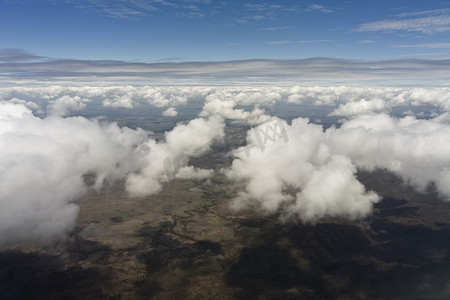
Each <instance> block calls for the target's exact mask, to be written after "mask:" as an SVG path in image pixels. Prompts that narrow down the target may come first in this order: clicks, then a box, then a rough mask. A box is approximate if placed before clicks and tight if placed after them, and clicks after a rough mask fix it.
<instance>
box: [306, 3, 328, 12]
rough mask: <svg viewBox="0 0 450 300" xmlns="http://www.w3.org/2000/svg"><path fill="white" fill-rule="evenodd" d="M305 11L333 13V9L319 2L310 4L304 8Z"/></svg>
mask: <svg viewBox="0 0 450 300" xmlns="http://www.w3.org/2000/svg"><path fill="white" fill-rule="evenodd" d="M306 11H319V12H322V13H333V12H334V10H333V9H331V8H329V7H326V6H323V5H320V4H311V5H309V6H308V7H307V8H306Z"/></svg>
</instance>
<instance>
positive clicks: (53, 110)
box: [47, 96, 89, 117]
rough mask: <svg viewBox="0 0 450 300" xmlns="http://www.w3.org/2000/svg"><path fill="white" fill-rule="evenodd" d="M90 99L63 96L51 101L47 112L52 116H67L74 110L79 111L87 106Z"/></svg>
mask: <svg viewBox="0 0 450 300" xmlns="http://www.w3.org/2000/svg"><path fill="white" fill-rule="evenodd" d="M85 102H89V100H88V99H82V98H80V97H78V96H75V97H70V96H62V97H60V98H58V99H56V100H52V101H49V103H48V106H47V113H48V114H49V115H52V116H61V117H64V116H67V115H68V114H69V113H70V112H72V111H79V110H82V109H83V108H85V107H86V103H85Z"/></svg>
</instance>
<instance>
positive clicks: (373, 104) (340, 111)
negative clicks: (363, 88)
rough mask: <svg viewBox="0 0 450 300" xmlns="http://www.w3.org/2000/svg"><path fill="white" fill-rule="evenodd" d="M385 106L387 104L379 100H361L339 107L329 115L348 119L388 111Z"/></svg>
mask: <svg viewBox="0 0 450 300" xmlns="http://www.w3.org/2000/svg"><path fill="white" fill-rule="evenodd" d="M386 105H387V103H386V102H385V101H383V100H381V99H373V100H372V101H367V100H365V99H361V100H360V101H355V102H348V103H345V104H341V105H339V107H338V108H337V109H335V110H334V111H333V112H332V113H331V115H332V116H342V117H347V118H350V117H354V116H359V115H363V114H368V113H381V112H386V111H389V110H390V109H389V107H387V106H386Z"/></svg>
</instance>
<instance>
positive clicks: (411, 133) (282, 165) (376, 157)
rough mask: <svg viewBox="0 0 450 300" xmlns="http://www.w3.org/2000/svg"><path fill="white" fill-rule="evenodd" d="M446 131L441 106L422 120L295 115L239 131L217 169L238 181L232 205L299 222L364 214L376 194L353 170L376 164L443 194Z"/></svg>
mask: <svg viewBox="0 0 450 300" xmlns="http://www.w3.org/2000/svg"><path fill="white" fill-rule="evenodd" d="M356 103H358V102H356ZM277 124H278V125H277ZM283 130H284V132H283ZM449 136H450V117H449V114H448V113H446V114H443V115H441V116H439V117H437V118H435V119H429V120H418V119H416V118H414V117H411V116H408V117H404V118H401V119H397V118H394V117H391V116H389V115H387V114H370V115H361V116H354V117H353V118H352V119H351V120H349V121H344V123H343V124H342V126H341V127H340V128H335V127H331V128H329V129H327V130H326V131H324V130H323V129H322V127H321V126H319V125H314V124H311V123H308V120H307V119H302V118H298V119H294V120H293V121H292V124H291V125H288V124H287V123H286V122H284V121H277V122H275V121H271V122H269V123H263V124H262V125H260V126H259V127H256V128H253V129H251V130H250V131H249V132H248V133H247V140H248V142H247V146H245V147H241V148H239V149H238V150H237V152H235V156H236V158H235V159H234V161H233V163H232V166H231V167H230V168H229V169H226V170H225V174H226V175H227V176H228V178H230V179H231V180H232V181H234V182H235V183H236V185H237V187H238V194H237V197H236V199H235V200H234V203H233V207H234V208H235V209H241V208H245V207H255V208H257V209H259V210H262V211H263V212H281V213H282V215H284V216H286V217H292V216H298V217H299V218H300V219H301V220H302V221H305V222H309V221H312V222H314V221H315V220H317V219H319V218H321V217H323V216H345V217H348V218H360V217H364V216H366V215H367V214H369V213H370V212H371V210H372V204H373V203H374V202H376V201H378V200H379V197H378V196H377V195H376V194H375V193H373V192H370V191H366V190H365V188H364V186H363V185H362V184H361V183H360V182H359V181H358V180H357V178H356V177H355V173H356V171H357V169H366V170H374V169H377V168H382V169H387V170H389V171H391V172H394V173H395V174H398V175H399V176H401V177H402V178H404V180H405V182H409V183H411V184H413V185H414V186H416V187H417V188H418V189H419V190H422V191H423V190H424V189H425V188H426V187H427V185H428V184H430V182H433V183H435V184H436V187H437V190H438V192H439V193H440V194H441V195H442V196H444V197H447V198H449V197H450V188H449V187H450V157H449V155H448V153H450V139H449V138H448V137H449Z"/></svg>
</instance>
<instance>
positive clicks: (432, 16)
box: [355, 9, 450, 34]
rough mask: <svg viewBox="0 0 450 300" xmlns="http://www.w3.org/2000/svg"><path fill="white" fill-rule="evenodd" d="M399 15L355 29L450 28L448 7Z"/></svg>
mask: <svg viewBox="0 0 450 300" xmlns="http://www.w3.org/2000/svg"><path fill="white" fill-rule="evenodd" d="M398 17H399V19H386V20H380V21H374V22H369V23H365V24H361V25H360V26H358V27H357V28H356V29H355V31H360V32H365V31H374V32H377V31H381V32H396V31H407V32H408V31H409V32H421V33H426V34H431V33H439V32H446V31H449V30H450V13H449V10H448V9H440V10H430V11H422V12H416V13H413V14H403V15H398Z"/></svg>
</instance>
